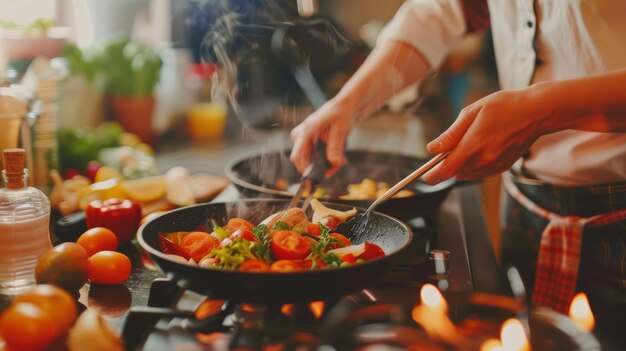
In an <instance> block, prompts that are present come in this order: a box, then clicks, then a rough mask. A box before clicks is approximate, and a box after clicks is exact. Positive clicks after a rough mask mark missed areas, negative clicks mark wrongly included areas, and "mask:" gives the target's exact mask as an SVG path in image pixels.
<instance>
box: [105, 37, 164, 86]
mask: <svg viewBox="0 0 626 351" xmlns="http://www.w3.org/2000/svg"><path fill="white" fill-rule="evenodd" d="M101 57H103V58H104V61H103V62H102V64H103V66H104V72H105V74H106V76H107V92H108V93H109V94H111V95H116V96H132V97H149V96H152V94H153V92H154V88H155V86H156V84H157V83H158V81H159V74H160V71H161V66H162V65H163V62H162V60H161V57H160V55H159V53H158V52H157V51H156V50H155V49H154V48H153V47H152V46H150V45H147V44H143V43H137V42H133V41H130V40H128V39H117V40H114V41H111V42H109V43H108V44H107V45H106V47H105V48H104V50H103V51H102V55H101Z"/></svg>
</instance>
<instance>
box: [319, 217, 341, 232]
mask: <svg viewBox="0 0 626 351" xmlns="http://www.w3.org/2000/svg"><path fill="white" fill-rule="evenodd" d="M320 223H321V224H323V225H325V226H327V227H328V228H329V229H330V230H335V229H337V226H338V225H339V223H341V219H339V218H338V217H335V216H326V217H324V218H322V220H321V221H320Z"/></svg>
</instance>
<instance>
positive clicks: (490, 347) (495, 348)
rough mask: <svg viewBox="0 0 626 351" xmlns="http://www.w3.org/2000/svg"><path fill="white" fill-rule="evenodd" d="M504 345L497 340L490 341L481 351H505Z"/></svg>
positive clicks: (486, 342)
mask: <svg viewBox="0 0 626 351" xmlns="http://www.w3.org/2000/svg"><path fill="white" fill-rule="evenodd" d="M503 350H504V349H503V348H502V343H501V342H500V340H497V339H488V340H487V341H485V342H484V343H483V344H482V346H481V347H480V351H503Z"/></svg>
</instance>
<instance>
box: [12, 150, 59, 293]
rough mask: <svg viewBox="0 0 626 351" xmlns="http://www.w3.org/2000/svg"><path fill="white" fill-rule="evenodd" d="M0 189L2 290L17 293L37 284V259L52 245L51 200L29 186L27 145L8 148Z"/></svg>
mask: <svg viewBox="0 0 626 351" xmlns="http://www.w3.org/2000/svg"><path fill="white" fill-rule="evenodd" d="M3 154H4V167H5V170H3V171H2V180H3V188H1V189H0V292H2V293H9V294H11V293H17V292H20V291H22V290H23V289H25V288H28V287H30V286H32V285H34V284H35V266H36V265H37V259H38V258H39V257H40V256H41V255H43V253H45V252H46V251H47V250H49V249H50V248H51V247H52V244H51V242H50V234H49V223H50V201H49V200H48V197H47V196H46V195H45V194H44V193H43V192H42V191H40V190H39V189H37V188H33V187H29V186H27V179H28V170H26V169H25V168H24V158H25V157H24V155H25V152H24V150H23V149H5V150H4V152H3Z"/></svg>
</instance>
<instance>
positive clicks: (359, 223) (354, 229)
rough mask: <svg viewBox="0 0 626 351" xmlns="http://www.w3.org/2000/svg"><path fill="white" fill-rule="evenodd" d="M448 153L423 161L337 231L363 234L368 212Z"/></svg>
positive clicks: (355, 234) (357, 235) (433, 165)
mask: <svg viewBox="0 0 626 351" xmlns="http://www.w3.org/2000/svg"><path fill="white" fill-rule="evenodd" d="M449 154H450V151H448V152H444V153H441V154H438V155H437V156H435V157H433V158H432V159H430V160H429V161H428V162H426V163H424V164H423V165H422V166H420V167H419V168H418V169H416V170H415V171H413V172H412V173H411V174H409V175H408V176H406V177H405V178H404V179H402V180H401V181H399V182H398V183H396V185H394V186H392V187H391V188H389V190H387V191H385V192H384V193H383V194H382V195H380V196H379V197H378V198H377V199H376V200H375V201H374V202H373V203H372V204H371V205H370V207H368V208H367V210H365V212H363V213H359V214H358V215H356V216H355V217H354V218H352V219H351V220H350V221H348V222H345V223H341V224H340V227H343V229H339V230H338V231H339V232H342V233H344V232H345V233H352V237H353V238H359V236H360V235H361V234H363V231H364V230H365V227H366V226H367V221H368V220H369V216H370V213H372V211H374V209H375V208H376V207H378V205H380V204H381V203H383V202H385V201H387V200H389V199H390V198H392V197H393V196H394V195H396V194H397V193H398V192H400V190H402V189H404V188H405V187H406V186H407V185H409V184H411V183H412V182H413V181H415V180H417V179H419V178H420V177H421V176H423V175H424V174H426V172H428V171H430V170H431V169H433V168H434V167H435V166H436V165H438V164H439V163H440V162H441V161H443V160H445V158H446V157H448V155H449ZM346 229H347V231H346ZM355 242H360V241H359V240H358V239H356V241H355Z"/></svg>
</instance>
